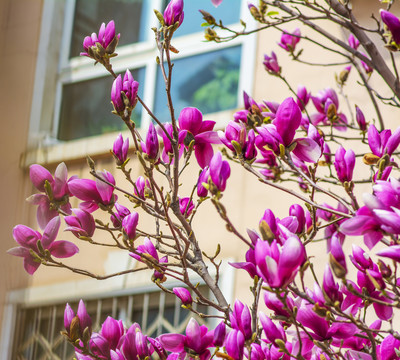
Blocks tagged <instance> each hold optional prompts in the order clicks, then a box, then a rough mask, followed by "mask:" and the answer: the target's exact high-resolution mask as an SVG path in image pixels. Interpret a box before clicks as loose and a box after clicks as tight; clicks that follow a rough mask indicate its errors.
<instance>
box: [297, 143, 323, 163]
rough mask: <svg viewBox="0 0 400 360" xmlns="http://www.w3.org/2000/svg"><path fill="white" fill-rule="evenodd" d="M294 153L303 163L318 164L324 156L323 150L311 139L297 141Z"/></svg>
mask: <svg viewBox="0 0 400 360" xmlns="http://www.w3.org/2000/svg"><path fill="white" fill-rule="evenodd" d="M296 144H297V145H296V147H295V148H294V150H293V153H294V154H295V155H296V156H297V157H298V158H299V159H300V160H302V161H307V162H312V163H316V162H317V161H318V160H319V158H320V157H321V155H322V151H321V150H322V149H321V147H320V146H319V145H318V143H316V142H315V141H314V140H312V139H309V138H304V139H297V140H296Z"/></svg>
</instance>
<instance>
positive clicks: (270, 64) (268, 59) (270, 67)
mask: <svg viewBox="0 0 400 360" xmlns="http://www.w3.org/2000/svg"><path fill="white" fill-rule="evenodd" d="M263 64H264V66H265V70H267V72H269V73H270V74H272V75H279V74H280V72H281V67H280V66H279V64H278V58H277V57H276V54H275V53H274V52H273V51H272V52H271V56H268V55H266V54H265V55H264V61H263Z"/></svg>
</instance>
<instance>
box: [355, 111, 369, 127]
mask: <svg viewBox="0 0 400 360" xmlns="http://www.w3.org/2000/svg"><path fill="white" fill-rule="evenodd" d="M356 121H357V124H358V127H359V128H360V130H361V131H366V130H367V123H366V122H365V116H364V114H363V112H362V111H361V110H360V108H359V107H358V106H357V105H356Z"/></svg>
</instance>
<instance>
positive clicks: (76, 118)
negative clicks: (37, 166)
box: [57, 68, 145, 141]
mask: <svg viewBox="0 0 400 360" xmlns="http://www.w3.org/2000/svg"><path fill="white" fill-rule="evenodd" d="M131 72H132V75H133V77H134V79H135V80H137V81H138V82H139V95H140V96H142V94H143V84H144V75H145V69H144V68H141V69H136V70H131ZM112 83H113V79H112V77H111V76H107V77H102V78H98V79H91V80H87V81H81V82H77V83H72V84H65V85H64V86H63V95H62V104H61V111H60V124H59V129H58V136H57V138H58V139H59V140H64V141H66V140H73V139H79V138H83V137H87V136H93V135H100V134H104V133H107V132H112V131H120V130H122V129H125V124H124V122H123V121H122V120H121V119H120V118H119V117H118V116H116V115H114V114H112V113H111V111H112V110H113V106H112V104H111V98H110V93H111V87H112ZM140 116H141V106H140V105H138V106H136V108H135V109H134V111H133V112H132V120H134V121H135V123H136V124H137V125H138V126H140Z"/></svg>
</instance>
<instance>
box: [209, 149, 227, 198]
mask: <svg viewBox="0 0 400 360" xmlns="http://www.w3.org/2000/svg"><path fill="white" fill-rule="evenodd" d="M230 175H231V168H230V166H229V164H228V162H227V161H226V160H224V161H223V160H222V155H221V153H220V152H218V153H216V154H215V155H214V156H213V157H212V159H211V161H210V176H211V180H212V182H213V183H214V185H215V186H216V188H217V189H218V191H224V190H225V187H226V181H227V180H228V178H229V176H230Z"/></svg>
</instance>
